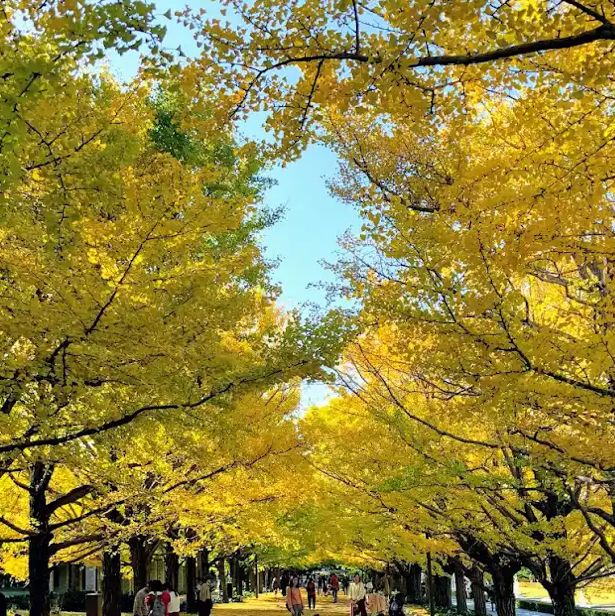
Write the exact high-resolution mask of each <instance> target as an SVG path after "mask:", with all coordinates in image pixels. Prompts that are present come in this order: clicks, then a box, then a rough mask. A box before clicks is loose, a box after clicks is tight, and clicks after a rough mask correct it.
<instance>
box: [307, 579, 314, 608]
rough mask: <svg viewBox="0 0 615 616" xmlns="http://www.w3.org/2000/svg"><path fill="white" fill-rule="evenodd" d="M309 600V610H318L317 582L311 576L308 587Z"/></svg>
mask: <svg viewBox="0 0 615 616" xmlns="http://www.w3.org/2000/svg"><path fill="white" fill-rule="evenodd" d="M306 590H307V598H308V608H309V609H311V610H315V609H316V582H315V581H314V578H313V577H311V576H310V579H309V580H308V583H307V586H306Z"/></svg>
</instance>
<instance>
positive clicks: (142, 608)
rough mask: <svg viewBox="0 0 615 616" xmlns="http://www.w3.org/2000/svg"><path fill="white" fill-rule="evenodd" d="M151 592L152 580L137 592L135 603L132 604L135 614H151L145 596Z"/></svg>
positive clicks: (138, 615) (135, 615) (143, 615)
mask: <svg viewBox="0 0 615 616" xmlns="http://www.w3.org/2000/svg"><path fill="white" fill-rule="evenodd" d="M149 592H150V582H148V583H147V584H146V585H145V586H144V587H143V588H141V589H140V590H138V591H137V592H136V594H135V600H134V604H133V606H132V614H133V616H147V615H148V614H149V608H148V607H147V605H146V603H145V598H146V597H147V595H149Z"/></svg>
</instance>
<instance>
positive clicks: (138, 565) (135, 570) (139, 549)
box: [128, 535, 154, 592]
mask: <svg viewBox="0 0 615 616" xmlns="http://www.w3.org/2000/svg"><path fill="white" fill-rule="evenodd" d="M128 547H129V548H130V565H131V567H132V575H133V580H134V587H135V592H136V591H137V590H139V589H141V588H143V587H144V586H145V585H146V584H147V581H148V580H147V570H148V567H149V563H150V560H151V558H152V556H153V554H154V549H153V546H151V545H148V538H147V537H144V536H143V535H138V536H136V537H131V538H130V539H129V540H128Z"/></svg>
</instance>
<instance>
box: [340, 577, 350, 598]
mask: <svg viewBox="0 0 615 616" xmlns="http://www.w3.org/2000/svg"><path fill="white" fill-rule="evenodd" d="M349 584H350V582H349V581H348V576H347V575H344V576H342V590H343V591H344V594H345V595H347V594H348V585H349Z"/></svg>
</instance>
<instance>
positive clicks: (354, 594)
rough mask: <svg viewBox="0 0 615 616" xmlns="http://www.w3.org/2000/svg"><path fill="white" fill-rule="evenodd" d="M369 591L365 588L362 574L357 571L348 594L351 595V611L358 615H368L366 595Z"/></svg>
mask: <svg viewBox="0 0 615 616" xmlns="http://www.w3.org/2000/svg"><path fill="white" fill-rule="evenodd" d="M366 595H367V592H366V590H365V584H363V582H362V581H361V576H360V575H359V574H358V573H357V574H355V576H354V580H353V581H352V582H351V584H350V588H349V589H348V596H349V597H350V606H351V612H352V614H353V616H354V615H358V616H367V609H366V607H365V597H366Z"/></svg>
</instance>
